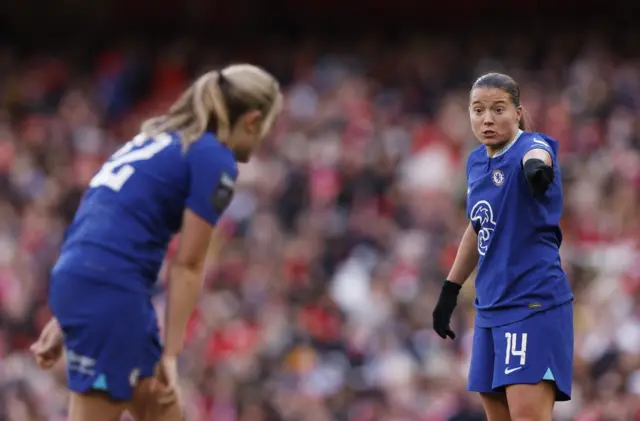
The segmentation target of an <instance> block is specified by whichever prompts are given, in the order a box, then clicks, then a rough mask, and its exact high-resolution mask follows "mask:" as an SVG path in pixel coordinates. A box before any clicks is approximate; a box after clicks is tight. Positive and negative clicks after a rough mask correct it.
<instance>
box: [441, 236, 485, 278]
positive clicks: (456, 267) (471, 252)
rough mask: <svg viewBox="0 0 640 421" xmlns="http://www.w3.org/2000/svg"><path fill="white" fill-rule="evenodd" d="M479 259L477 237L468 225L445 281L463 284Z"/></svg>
mask: <svg viewBox="0 0 640 421" xmlns="http://www.w3.org/2000/svg"><path fill="white" fill-rule="evenodd" d="M479 257H480V256H479V255H478V235H477V234H476V232H475V230H474V229H473V226H471V224H469V225H468V226H467V229H466V230H465V232H464V235H463V236H462V241H460V246H459V247H458V253H457V254H456V258H455V260H454V261H453V266H452V267H451V271H450V272H449V276H448V277H447V280H449V281H451V282H455V283H456V284H460V285H462V284H464V283H465V281H466V280H467V279H468V278H469V276H471V274H472V273H473V271H474V269H475V268H476V266H477V265H478V259H479Z"/></svg>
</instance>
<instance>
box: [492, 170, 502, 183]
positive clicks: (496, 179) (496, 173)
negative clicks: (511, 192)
mask: <svg viewBox="0 0 640 421" xmlns="http://www.w3.org/2000/svg"><path fill="white" fill-rule="evenodd" d="M491 180H492V181H493V184H495V185H496V186H498V187H500V186H501V185H503V184H504V173H503V172H502V171H500V170H493V173H492V174H491Z"/></svg>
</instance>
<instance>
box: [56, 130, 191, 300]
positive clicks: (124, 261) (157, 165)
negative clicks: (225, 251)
mask: <svg viewBox="0 0 640 421" xmlns="http://www.w3.org/2000/svg"><path fill="white" fill-rule="evenodd" d="M188 188H189V172H188V168H187V165H186V162H185V160H184V157H183V154H182V148H181V144H180V142H179V141H178V139H177V138H176V137H175V136H171V135H168V134H161V135H158V136H156V138H154V139H147V138H146V137H144V136H138V137H136V138H134V140H132V141H131V142H129V143H127V144H126V145H125V146H123V147H122V148H121V149H120V150H119V151H118V152H116V153H115V154H114V155H113V156H112V158H111V159H110V160H109V161H107V163H105V165H104V166H103V167H102V169H101V170H100V171H99V172H98V173H97V174H96V175H95V176H94V178H93V179H92V181H91V183H90V186H89V189H88V190H87V192H86V193H85V196H84V197H83V199H82V202H81V204H80V206H79V208H78V211H77V212H76V216H75V218H74V221H73V223H72V224H71V226H70V227H69V229H68V231H67V234H66V237H65V242H64V244H63V247H62V251H61V256H60V259H59V261H58V263H57V264H56V267H55V268H54V272H55V271H64V272H74V273H82V274H86V275H87V276H92V277H95V278H98V279H99V278H103V277H111V276H113V275H114V274H116V273H117V274H122V275H124V276H126V275H130V276H132V277H140V278H142V279H145V280H148V282H150V283H153V282H154V281H155V277H156V276H157V272H158V270H159V268H160V265H161V263H162V260H163V258H164V254H165V252H166V249H167V245H168V242H169V241H170V239H171V236H172V235H173V234H174V233H175V232H176V231H178V230H179V228H180V224H181V220H182V212H183V209H184V203H185V199H186V196H187V194H188ZM124 286H125V287H126V288H138V287H140V288H141V289H143V290H144V289H146V288H147V287H148V285H139V286H138V285H135V283H131V284H127V285H124Z"/></svg>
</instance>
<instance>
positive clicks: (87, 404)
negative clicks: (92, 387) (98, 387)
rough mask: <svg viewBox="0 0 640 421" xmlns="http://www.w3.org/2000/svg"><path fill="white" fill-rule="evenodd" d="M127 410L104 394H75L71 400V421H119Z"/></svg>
mask: <svg viewBox="0 0 640 421" xmlns="http://www.w3.org/2000/svg"><path fill="white" fill-rule="evenodd" d="M125 409H126V406H125V404H124V403H123V402H119V401H114V400H113V399H111V398H110V397H109V395H107V394H106V393H102V392H88V393H82V394H81V393H75V392H71V397H70V398H69V415H68V420H69V421H119V420H120V416H121V415H122V413H123V412H124V410H125Z"/></svg>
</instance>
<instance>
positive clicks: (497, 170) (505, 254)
mask: <svg viewBox="0 0 640 421" xmlns="http://www.w3.org/2000/svg"><path fill="white" fill-rule="evenodd" d="M528 136H533V134H531V133H526V132H524V133H522V134H521V135H520V137H519V138H517V139H516V141H515V142H513V143H511V144H510V145H508V146H507V147H505V149H503V150H502V151H501V152H500V153H498V154H496V155H495V156H494V157H488V156H487V154H486V152H485V151H484V147H482V148H479V149H476V150H475V151H474V152H473V154H472V156H471V157H470V159H469V162H468V168H467V175H468V189H467V216H468V218H469V220H470V222H471V224H472V225H473V227H474V229H475V230H476V232H477V234H478V244H477V247H478V253H479V255H480V260H479V264H478V273H477V276H476V297H477V298H476V308H477V309H478V314H479V324H480V325H482V324H485V325H487V327H489V325H495V324H504V323H509V322H512V321H516V320H518V319H522V318H524V317H527V314H528V313H531V312H532V311H539V310H541V309H545V308H548V307H550V306H553V305H556V301H558V300H559V301H566V297H567V296H570V294H571V293H570V290H569V288H568V284H567V282H566V277H565V274H564V272H563V271H562V269H561V266H560V257H559V247H560V243H561V241H562V235H561V232H560V228H559V226H558V224H559V219H560V215H561V210H562V188H561V184H560V174H559V169H557V168H556V171H557V173H556V180H555V181H554V184H553V185H552V186H551V187H550V189H549V191H548V192H547V194H546V195H545V197H543V198H539V199H536V198H534V197H533V195H532V194H531V193H530V191H529V188H528V185H527V181H526V178H525V176H524V172H523V171H522V157H523V156H524V154H525V153H526V152H527V150H528V149H527V140H528ZM567 294H568V295H567Z"/></svg>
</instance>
